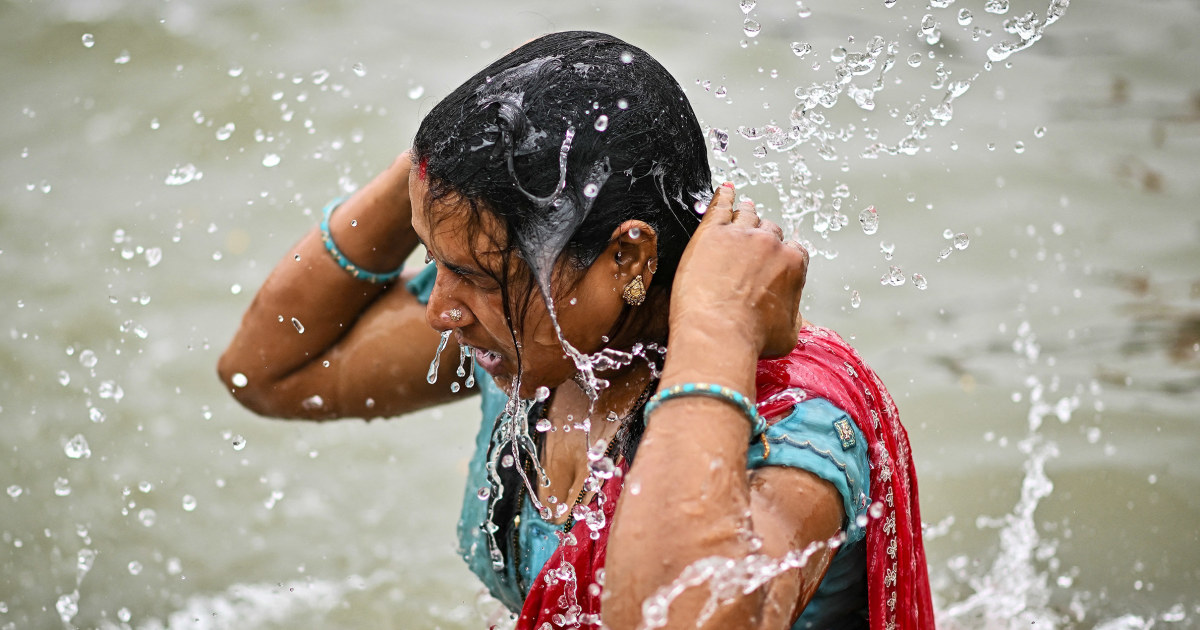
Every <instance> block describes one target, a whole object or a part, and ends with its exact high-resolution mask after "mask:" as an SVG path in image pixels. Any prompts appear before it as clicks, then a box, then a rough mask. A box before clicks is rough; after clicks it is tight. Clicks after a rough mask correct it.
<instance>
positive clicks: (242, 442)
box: [230, 435, 246, 451]
mask: <svg viewBox="0 0 1200 630" xmlns="http://www.w3.org/2000/svg"><path fill="white" fill-rule="evenodd" d="M230 444H232V445H233V450H235V451H240V450H242V449H244V448H246V438H244V437H242V436H240V435H235V436H233V440H232V441H231V442H230Z"/></svg>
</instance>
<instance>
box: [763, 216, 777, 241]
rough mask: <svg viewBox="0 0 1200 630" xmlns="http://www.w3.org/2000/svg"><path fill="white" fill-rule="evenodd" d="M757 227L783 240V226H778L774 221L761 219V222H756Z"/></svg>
mask: <svg viewBox="0 0 1200 630" xmlns="http://www.w3.org/2000/svg"><path fill="white" fill-rule="evenodd" d="M758 227H760V228H762V229H764V230H767V231H768V232H771V233H773V234H774V235H775V238H778V239H779V240H781V241H782V240H783V228H781V227H779V225H778V224H776V223H775V222H774V221H771V220H769V219H763V220H762V222H761V223H759V224H758Z"/></svg>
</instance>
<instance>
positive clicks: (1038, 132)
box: [1033, 127, 1046, 138]
mask: <svg viewBox="0 0 1200 630" xmlns="http://www.w3.org/2000/svg"><path fill="white" fill-rule="evenodd" d="M1033 135H1034V137H1035V138H1041V137H1043V136H1045V135H1046V128H1045V127H1038V128H1037V129H1034V130H1033Z"/></svg>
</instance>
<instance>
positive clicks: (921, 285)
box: [912, 273, 929, 291]
mask: <svg viewBox="0 0 1200 630" xmlns="http://www.w3.org/2000/svg"><path fill="white" fill-rule="evenodd" d="M912 283H913V286H914V287H917V288H918V289H920V290H922V291H924V290H925V288H926V287H928V286H929V282H928V281H927V280H925V276H923V275H921V274H919V273H914V274H913V275H912Z"/></svg>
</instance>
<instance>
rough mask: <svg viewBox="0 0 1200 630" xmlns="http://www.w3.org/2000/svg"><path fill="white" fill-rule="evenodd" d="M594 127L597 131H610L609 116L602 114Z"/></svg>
mask: <svg viewBox="0 0 1200 630" xmlns="http://www.w3.org/2000/svg"><path fill="white" fill-rule="evenodd" d="M594 126H595V127H596V131H604V130H605V129H608V116H605V115H604V114H600V117H599V118H597V119H596V124H595V125H594Z"/></svg>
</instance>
